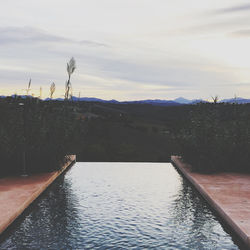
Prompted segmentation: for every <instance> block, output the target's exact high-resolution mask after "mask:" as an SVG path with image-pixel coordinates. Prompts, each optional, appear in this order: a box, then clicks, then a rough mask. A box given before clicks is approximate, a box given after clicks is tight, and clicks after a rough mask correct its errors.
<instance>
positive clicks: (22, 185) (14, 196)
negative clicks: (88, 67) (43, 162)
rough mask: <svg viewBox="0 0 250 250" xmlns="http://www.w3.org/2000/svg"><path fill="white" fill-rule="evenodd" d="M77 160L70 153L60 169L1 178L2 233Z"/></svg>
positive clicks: (0, 223) (0, 226)
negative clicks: (25, 175) (26, 175)
mask: <svg viewBox="0 0 250 250" xmlns="http://www.w3.org/2000/svg"><path fill="white" fill-rule="evenodd" d="M75 161H76V156H75V155H69V160H68V161H67V162H66V163H65V164H64V165H63V166H62V168H61V169H60V170H58V171H54V172H50V173H42V174H36V175H31V176H28V177H21V176H20V177H7V178H2V179H0V235H1V234H2V233H3V232H4V231H5V230H6V229H7V228H8V227H9V226H10V225H11V224H12V223H13V222H14V221H15V220H16V219H17V218H18V217H19V216H20V215H21V214H22V213H23V212H24V211H25V210H26V209H27V208H28V207H29V206H30V205H31V203H33V202H34V201H35V200H36V199H37V198H38V197H39V196H40V195H41V194H42V193H43V192H44V191H45V190H46V189H47V188H48V187H49V186H50V185H51V184H52V183H53V182H54V181H55V180H56V179H57V177H58V176H60V175H61V174H62V173H63V172H64V171H65V170H66V169H67V168H68V167H69V166H70V165H71V164H72V163H74V162H75Z"/></svg>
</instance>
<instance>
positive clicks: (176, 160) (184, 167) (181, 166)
mask: <svg viewBox="0 0 250 250" xmlns="http://www.w3.org/2000/svg"><path fill="white" fill-rule="evenodd" d="M171 163H172V164H173V165H174V166H175V167H176V168H177V169H178V170H179V171H180V172H181V174H182V175H183V176H184V177H185V178H186V179H187V180H188V181H189V182H190V183H191V184H192V185H193V187H194V188H195V189H196V190H197V191H198V193H199V194H200V195H201V196H202V197H203V198H204V199H205V200H206V201H207V202H208V204H209V205H210V206H211V208H212V209H213V210H214V211H215V212H216V213H217V215H218V216H219V218H220V219H221V220H222V221H223V222H224V223H225V224H226V225H227V226H228V227H229V229H230V231H232V232H233V233H234V234H235V235H236V236H237V237H238V238H239V239H240V241H241V243H243V244H244V246H245V247H246V249H250V237H249V235H247V234H246V233H245V232H244V231H243V230H242V229H241V228H240V227H239V226H238V225H237V222H236V221H234V220H233V219H232V218H231V217H230V216H229V215H228V214H227V213H226V212H225V211H224V209H223V207H222V206H221V205H220V204H218V203H217V202H216V201H215V200H214V199H213V197H212V196H211V195H210V194H209V193H208V192H207V191H206V190H205V188H204V187H203V186H202V185H201V183H199V181H198V180H197V178H193V177H192V176H191V172H190V166H188V164H185V163H184V162H183V161H182V160H181V157H179V156H171Z"/></svg>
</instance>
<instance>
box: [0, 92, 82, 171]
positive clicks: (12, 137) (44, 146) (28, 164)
mask: <svg viewBox="0 0 250 250" xmlns="http://www.w3.org/2000/svg"><path fill="white" fill-rule="evenodd" d="M0 116H1V120H0V159H1V164H0V176H5V175H14V174H25V173H35V172H47V171H53V170H56V169H59V168H60V167H61V165H62V164H63V163H64V161H65V160H67V159H66V158H65V156H66V155H68V154H72V153H74V152H75V151H76V146H80V144H81V141H80V140H79V136H81V134H82V133H84V131H85V128H84V122H83V120H82V119H81V118H80V117H79V116H78V115H77V112H76V110H75V106H74V105H72V104H71V103H70V102H68V101H65V102H56V101H41V100H40V99H37V98H31V97H27V98H21V97H18V96H14V97H7V98H2V99H0Z"/></svg>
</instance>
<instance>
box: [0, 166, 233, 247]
mask: <svg viewBox="0 0 250 250" xmlns="http://www.w3.org/2000/svg"><path fill="white" fill-rule="evenodd" d="M118 247H120V248H122V249H131V248H137V249H138V248H155V249H166V248H167V249H237V246H235V245H234V243H233V242H232V240H231V237H230V236H229V235H228V234H227V233H226V232H225V231H224V230H223V228H222V227H221V225H220V224H219V223H218V221H217V220H216V218H215V217H214V216H213V214H212V213H211V212H210V210H209V209H208V207H207V206H206V205H205V204H204V202H202V201H201V200H200V199H199V197H197V195H196V194H195V193H194V192H193V191H192V189H191V188H190V186H188V185H187V183H186V182H185V181H183V179H182V177H180V175H179V174H178V173H177V172H176V170H175V169H174V168H173V167H172V165H171V164H162V163H159V164H158V163H77V164H76V165H75V166H74V167H73V168H72V169H71V170H70V171H69V172H68V173H67V174H66V175H65V177H60V178H59V179H58V181H57V182H56V183H54V184H53V186H52V187H51V188H49V189H48V190H47V191H46V193H45V194H44V195H43V197H42V199H39V201H38V202H36V203H35V205H33V207H32V209H31V211H30V212H29V213H28V214H26V215H25V216H24V218H23V221H22V222H21V223H20V224H19V225H17V226H16V228H14V230H13V231H12V232H11V233H10V235H8V236H7V237H5V239H3V241H2V243H1V244H0V248H1V249H93V248H95V249H99V248H103V249H117V248H118Z"/></svg>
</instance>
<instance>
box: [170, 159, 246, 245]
mask: <svg viewBox="0 0 250 250" xmlns="http://www.w3.org/2000/svg"><path fill="white" fill-rule="evenodd" d="M171 162H172V163H173V164H174V166H175V167H176V168H177V169H178V170H179V171H180V172H181V173H182V174H183V175H184V177H185V178H186V179H187V180H188V181H189V182H190V183H191V184H192V185H193V186H194V188H195V189H196V190H197V191H198V192H199V193H200V194H201V196H202V197H203V198H204V199H205V200H206V201H207V202H208V203H209V205H210V206H211V207H212V208H213V209H214V211H216V212H217V214H218V216H219V217H220V219H222V221H224V222H225V223H226V224H227V225H228V226H229V227H230V230H231V231H232V232H234V233H235V235H236V236H237V237H238V238H239V239H240V240H241V241H242V242H243V243H244V244H245V246H246V247H248V248H250V213H247V215H245V216H244V212H243V213H242V214H241V216H235V214H236V213H239V206H240V203H239V200H241V201H242V203H246V200H247V203H248V204H250V193H249V191H250V184H249V186H248V188H249V191H248V194H247V195H248V196H247V197H243V196H241V197H239V196H238V197H237V198H239V199H237V202H236V201H235V200H234V197H233V192H232V195H231V197H230V194H229V195H228V197H229V198H231V201H230V202H228V200H226V198H225V197H224V194H223V193H219V194H218V192H217V190H218V189H219V188H220V187H219V186H220V185H219V184H218V183H217V182H215V181H216V180H217V181H218V180H219V179H221V178H224V181H225V180H228V182H230V181H231V182H232V180H236V181H237V182H238V183H237V184H239V182H240V181H241V178H244V179H245V180H248V181H249V183H250V175H243V174H236V173H221V174H213V175H206V174H199V173H194V172H191V170H190V169H191V166H190V165H188V164H186V163H184V162H183V161H182V159H181V157H180V156H171ZM218 178H219V179H218ZM211 181H213V183H211ZM222 185H223V184H221V186H222ZM242 185H243V183H242ZM224 188H225V189H227V191H228V192H230V191H235V190H233V189H234V188H235V187H233V186H232V185H231V186H230V187H228V186H227V187H224ZM228 197H227V198H228ZM224 200H225V202H224ZM235 203H236V206H235ZM248 204H246V205H248ZM237 205H238V206H237ZM248 206H249V205H248ZM247 209H248V207H246V210H247ZM242 218H244V222H245V224H247V226H246V225H245V227H244V225H243V226H242V225H241V224H242V222H243V221H242Z"/></svg>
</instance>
